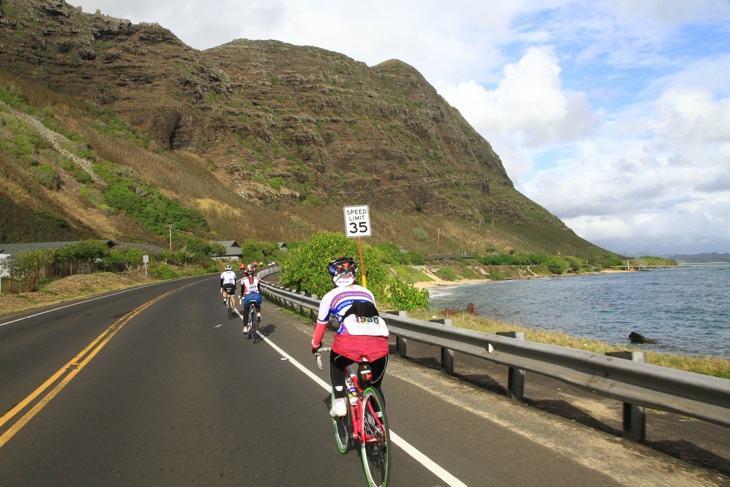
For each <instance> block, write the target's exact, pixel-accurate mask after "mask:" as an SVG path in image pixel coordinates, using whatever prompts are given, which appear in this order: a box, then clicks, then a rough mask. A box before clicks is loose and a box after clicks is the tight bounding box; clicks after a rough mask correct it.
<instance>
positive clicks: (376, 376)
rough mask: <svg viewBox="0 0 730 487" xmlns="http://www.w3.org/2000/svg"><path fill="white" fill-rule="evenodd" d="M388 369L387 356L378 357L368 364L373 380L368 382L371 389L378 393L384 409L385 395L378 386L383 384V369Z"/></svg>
mask: <svg viewBox="0 0 730 487" xmlns="http://www.w3.org/2000/svg"><path fill="white" fill-rule="evenodd" d="M387 367H388V356H387V355H386V356H384V357H380V358H379V359H377V360H373V361H372V362H371V363H370V369H371V370H372V374H373V378H372V380H371V381H370V383H371V384H372V386H373V387H375V388H376V389H377V390H378V392H379V393H380V397H381V398H382V399H383V407H385V394H383V389H381V388H380V385H381V384H382V383H383V378H384V377H385V369H386V368H387Z"/></svg>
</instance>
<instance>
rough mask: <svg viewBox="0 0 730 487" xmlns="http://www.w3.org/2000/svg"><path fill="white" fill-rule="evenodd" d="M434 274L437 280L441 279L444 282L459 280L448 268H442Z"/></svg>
mask: <svg viewBox="0 0 730 487" xmlns="http://www.w3.org/2000/svg"><path fill="white" fill-rule="evenodd" d="M434 274H436V277H438V278H439V279H442V280H444V281H457V280H459V276H457V275H456V273H455V272H454V271H452V270H451V269H449V268H448V267H442V268H441V269H439V270H437V271H436V272H434Z"/></svg>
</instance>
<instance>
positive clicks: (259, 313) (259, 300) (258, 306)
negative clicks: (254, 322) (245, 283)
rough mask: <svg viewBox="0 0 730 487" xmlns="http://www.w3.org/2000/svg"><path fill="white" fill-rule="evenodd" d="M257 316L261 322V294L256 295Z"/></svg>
mask: <svg viewBox="0 0 730 487" xmlns="http://www.w3.org/2000/svg"><path fill="white" fill-rule="evenodd" d="M256 316H257V317H258V320H259V323H261V295H260V294H259V295H258V296H256Z"/></svg>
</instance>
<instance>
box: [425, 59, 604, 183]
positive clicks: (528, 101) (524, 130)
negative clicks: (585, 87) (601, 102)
mask: <svg viewBox="0 0 730 487" xmlns="http://www.w3.org/2000/svg"><path fill="white" fill-rule="evenodd" d="M560 72H561V68H560V66H559V64H558V59H557V57H556V56H555V53H554V51H553V49H552V48H550V47H547V46H544V47H536V48H529V49H528V50H527V52H526V53H525V55H524V56H523V57H522V58H521V59H520V60H519V61H518V62H517V63H514V64H508V65H507V66H505V67H504V70H503V74H504V76H503V78H502V79H501V80H500V81H499V84H498V86H497V87H496V88H495V89H494V90H488V89H486V88H484V87H483V86H481V85H478V84H477V83H475V82H474V81H468V82H463V83H460V84H459V85H457V86H445V87H441V88H439V92H440V93H441V94H442V95H443V96H444V98H446V100H448V101H449V103H451V104H452V105H454V106H455V107H456V108H458V109H459V110H460V111H461V113H462V115H464V117H465V118H466V119H467V120H469V121H470V123H471V124H472V125H473V126H474V127H475V128H476V129H477V131H479V132H480V133H481V134H483V135H484V136H485V137H486V138H487V139H488V140H490V141H491V142H492V143H493V145H494V146H495V149H497V153H499V154H501V155H502V160H503V162H504V164H505V167H506V169H507V172H508V174H510V176H511V177H513V178H518V179H519V178H520V177H521V176H523V175H525V174H529V173H531V172H532V156H533V155H534V154H535V152H536V151H537V150H538V149H549V148H552V147H554V146H556V145H559V144H565V143H568V142H574V141H576V140H579V139H581V138H583V137H586V136H587V135H589V134H590V133H591V131H592V130H594V128H595V127H596V125H597V117H596V115H594V114H593V113H592V112H591V109H590V107H589V105H588V100H587V98H586V95H585V94H584V93H575V92H569V91H565V90H563V88H562V82H561V79H560ZM510 147H516V148H519V151H520V152H521V151H527V152H526V153H525V154H526V155H528V157H527V158H525V157H521V156H520V155H519V154H516V153H514V152H511V151H510ZM518 183H519V181H518ZM518 185H519V184H518Z"/></svg>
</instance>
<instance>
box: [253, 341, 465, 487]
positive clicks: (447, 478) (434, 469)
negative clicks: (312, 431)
mask: <svg viewBox="0 0 730 487" xmlns="http://www.w3.org/2000/svg"><path fill="white" fill-rule="evenodd" d="M259 336H261V338H263V339H264V341H265V342H266V343H268V344H269V346H270V347H271V348H273V349H274V350H276V351H277V352H279V353H280V354H281V355H283V356H284V357H286V358H287V360H288V361H289V362H291V363H292V365H294V367H296V368H297V369H299V370H301V371H302V372H303V373H304V374H305V375H306V376H307V377H309V378H310V379H312V380H313V381H314V382H316V383H317V384H319V385H320V386H321V387H322V388H323V389H324V390H326V391H329V390H330V389H331V386H330V384H329V383H328V382H325V381H324V380H322V379H321V378H319V377H318V376H317V375H315V374H314V373H313V372H312V371H310V370H309V369H308V368H306V367H305V366H304V365H302V364H300V363H299V362H298V361H296V360H295V359H294V357H292V356H291V355H289V354H288V353H286V352H285V351H284V350H282V349H281V348H280V347H279V346H277V345H276V344H274V342H272V341H271V340H269V339H268V338H267V337H265V336H263V335H262V334H261V333H259ZM390 437H391V438H392V440H393V443H395V444H396V445H398V446H399V447H401V448H402V449H403V451H405V452H406V453H408V454H409V455H410V456H411V457H413V459H414V460H416V461H417V462H418V463H420V464H421V465H423V466H424V467H426V469H428V470H429V471H430V472H431V473H433V474H434V475H436V476H437V477H438V478H440V479H441V480H443V481H444V482H446V483H447V484H448V485H450V486H452V487H467V486H466V484H465V483H464V482H462V481H461V480H459V479H457V478H456V477H454V476H453V475H451V474H450V473H449V472H447V471H446V470H444V469H443V468H442V467H440V466H439V465H438V464H437V463H436V462H434V461H433V460H431V459H430V458H428V457H427V456H426V455H424V454H423V453H421V451H420V450H418V449H417V448H416V447H414V446H413V445H411V444H410V443H408V442H407V441H406V440H404V439H403V438H401V437H400V436H398V434H396V433H395V431H393V430H392V429H391V430H390Z"/></svg>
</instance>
